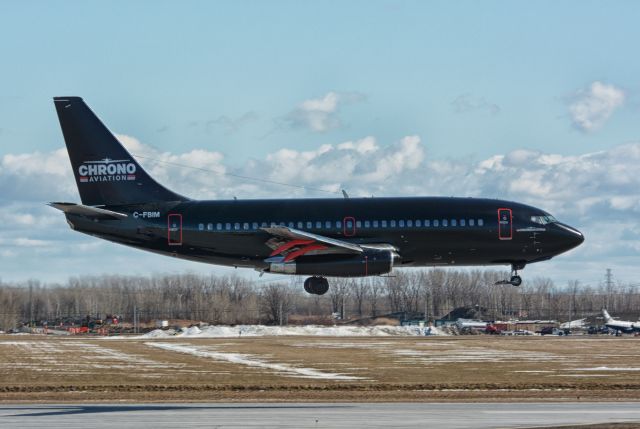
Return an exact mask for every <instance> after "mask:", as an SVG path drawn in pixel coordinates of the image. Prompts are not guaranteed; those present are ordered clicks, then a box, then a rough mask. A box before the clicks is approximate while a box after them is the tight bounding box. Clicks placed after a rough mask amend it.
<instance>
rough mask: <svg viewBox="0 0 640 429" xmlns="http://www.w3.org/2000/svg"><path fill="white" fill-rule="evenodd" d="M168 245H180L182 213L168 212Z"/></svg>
mask: <svg viewBox="0 0 640 429" xmlns="http://www.w3.org/2000/svg"><path fill="white" fill-rule="evenodd" d="M167 237H168V240H169V246H181V245H182V215H181V214H170V215H169V217H168V221H167Z"/></svg>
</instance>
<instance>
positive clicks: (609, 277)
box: [605, 268, 613, 309]
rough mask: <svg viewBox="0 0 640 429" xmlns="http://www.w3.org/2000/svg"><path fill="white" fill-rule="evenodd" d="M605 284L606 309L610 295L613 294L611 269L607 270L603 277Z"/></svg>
mask: <svg viewBox="0 0 640 429" xmlns="http://www.w3.org/2000/svg"><path fill="white" fill-rule="evenodd" d="M605 278H606V279H607V280H606V284H607V305H606V307H607V309H609V306H610V304H611V303H610V299H611V294H612V293H613V273H612V272H611V268H607V274H606V275H605Z"/></svg>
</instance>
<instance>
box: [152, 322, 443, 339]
mask: <svg viewBox="0 0 640 429" xmlns="http://www.w3.org/2000/svg"><path fill="white" fill-rule="evenodd" d="M428 329H429V328H420V327H418V326H315V325H309V326H264V325H239V326H205V327H203V328H198V327H197V326H193V327H191V328H183V329H182V330H181V331H177V332H176V331H174V330H172V329H169V330H166V331H163V330H161V329H156V330H154V331H151V332H149V333H147V334H144V335H142V336H141V338H172V337H182V338H195V337H198V338H229V337H267V336H283V335H298V336H318V337H391V336H424V335H426V332H427V330H428ZM430 335H445V334H444V333H443V332H442V331H441V330H440V329H438V328H431V331H430Z"/></svg>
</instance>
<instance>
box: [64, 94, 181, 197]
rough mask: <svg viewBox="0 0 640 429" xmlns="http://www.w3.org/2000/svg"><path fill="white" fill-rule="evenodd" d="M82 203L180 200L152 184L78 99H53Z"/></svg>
mask: <svg viewBox="0 0 640 429" xmlns="http://www.w3.org/2000/svg"><path fill="white" fill-rule="evenodd" d="M53 101H54V104H55V106H56V111H57V112H58V119H59V120H60V127H61V128H62V134H63V135H64V140H65V143H66V145H67V152H68V153H69V158H70V160H71V165H72V167H73V174H74V177H75V179H76V185H77V186H78V191H79V192H80V199H81V200H82V203H83V204H85V205H87V206H110V205H125V204H138V203H147V202H161V201H184V200H187V198H185V197H183V196H181V195H178V194H176V193H174V192H172V191H170V190H169V189H167V188H165V187H164V186H162V185H161V184H159V183H158V182H156V181H155V180H154V179H153V178H152V177H151V176H149V175H148V174H147V172H146V171H144V170H143V169H142V167H141V166H140V165H139V164H138V163H137V162H136V160H135V159H134V158H133V157H132V156H131V155H130V154H129V152H127V150H126V149H125V148H124V146H122V144H121V143H120V142H119V141H118V140H117V139H116V138H115V136H114V135H113V134H111V132H110V131H109V130H108V129H107V127H105V126H104V124H103V123H102V122H101V121H100V119H98V117H97V116H96V115H95V114H94V113H93V112H92V111H91V109H89V107H88V106H87V105H86V104H85V102H84V101H83V100H82V98H80V97H54V98H53Z"/></svg>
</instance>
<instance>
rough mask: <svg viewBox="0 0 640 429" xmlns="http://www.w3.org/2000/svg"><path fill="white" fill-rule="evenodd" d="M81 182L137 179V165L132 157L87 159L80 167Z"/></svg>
mask: <svg viewBox="0 0 640 429" xmlns="http://www.w3.org/2000/svg"><path fill="white" fill-rule="evenodd" d="M78 174H79V180H80V182H81V183H93V182H122V181H128V180H136V165H135V164H134V163H133V162H131V160H130V159H109V158H105V159H103V160H100V161H85V162H83V163H82V165H80V167H78Z"/></svg>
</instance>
